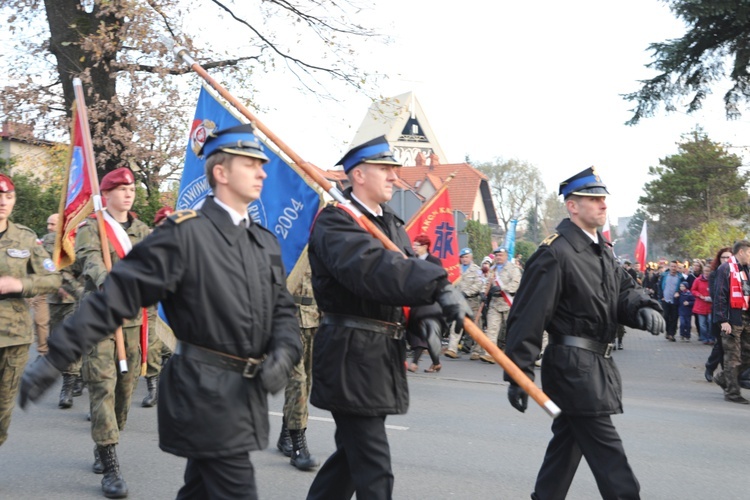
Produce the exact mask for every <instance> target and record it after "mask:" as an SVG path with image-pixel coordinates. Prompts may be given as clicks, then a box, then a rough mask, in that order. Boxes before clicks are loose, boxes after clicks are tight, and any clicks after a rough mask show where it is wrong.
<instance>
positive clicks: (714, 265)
mask: <svg viewBox="0 0 750 500" xmlns="http://www.w3.org/2000/svg"><path fill="white" fill-rule="evenodd" d="M731 256H732V249H731V248H729V247H724V248H721V249H720V250H719V251H718V252H716V257H714V260H713V262H711V266H710V267H711V274H710V275H709V276H708V291H709V292H710V295H711V311H712V312H711V325H710V326H711V336H712V337H713V338H714V339H715V341H716V343H715V344H714V347H713V349H711V354H709V355H708V359H707V360H706V371H705V374H704V376H705V377H706V381H707V382H713V374H714V372H715V371H716V368H718V366H719V365H721V368H722V369H723V368H724V349H723V347H722V345H721V326H719V323H717V322H716V321H714V320H715V319H716V317H715V316H714V314H713V304H714V303H716V270H717V269H718V268H719V266H720V265H722V264H723V263H724V262H727V261H728V260H729V258H730V257H731Z"/></svg>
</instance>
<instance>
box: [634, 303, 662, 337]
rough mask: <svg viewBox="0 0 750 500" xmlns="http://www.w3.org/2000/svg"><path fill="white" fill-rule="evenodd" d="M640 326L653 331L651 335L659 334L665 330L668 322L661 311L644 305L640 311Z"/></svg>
mask: <svg viewBox="0 0 750 500" xmlns="http://www.w3.org/2000/svg"><path fill="white" fill-rule="evenodd" d="M638 328H640V329H641V330H647V331H649V332H651V335H659V334H661V333H664V332H665V330H666V328H667V324H666V323H665V322H664V317H663V316H662V315H661V313H660V312H659V311H656V310H654V309H651V308H650V307H642V308H641V309H640V310H639V311H638Z"/></svg>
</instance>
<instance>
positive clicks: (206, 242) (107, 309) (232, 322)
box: [48, 198, 302, 458]
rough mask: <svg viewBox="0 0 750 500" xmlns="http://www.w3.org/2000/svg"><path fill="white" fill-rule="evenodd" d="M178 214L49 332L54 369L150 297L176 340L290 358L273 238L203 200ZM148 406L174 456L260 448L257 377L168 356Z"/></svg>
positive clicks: (263, 426)
mask: <svg viewBox="0 0 750 500" xmlns="http://www.w3.org/2000/svg"><path fill="white" fill-rule="evenodd" d="M186 212H187V211H186ZM186 212H177V213H175V214H173V215H172V216H171V217H170V218H169V219H168V221H167V222H166V223H165V224H163V225H162V226H160V227H158V228H156V230H155V231H154V232H153V233H152V234H151V235H150V236H148V237H147V238H146V239H145V240H143V241H142V242H141V243H138V244H137V245H135V246H134V247H133V250H132V251H131V252H130V253H129V254H128V255H127V257H126V258H125V259H123V260H122V261H120V262H118V263H117V264H116V265H115V266H113V268H112V272H111V273H110V274H109V277H108V278H107V280H106V281H105V282H104V288H103V291H102V292H97V293H94V294H91V295H90V296H89V297H88V298H87V299H86V300H84V301H83V302H82V303H81V306H80V308H79V310H78V311H77V312H76V314H75V315H73V316H72V317H71V318H69V319H68V320H66V321H65V322H64V323H63V325H62V326H61V328H59V329H58V330H56V331H55V332H54V335H52V336H50V341H49V346H50V353H49V358H48V359H49V360H50V361H51V362H52V364H53V365H54V366H56V367H58V368H63V367H65V366H66V365H67V364H68V363H69V362H71V361H72V360H74V359H76V358H78V357H79V356H80V355H81V353H83V352H85V351H86V350H87V349H88V346H90V345H92V344H93V343H94V342H97V341H99V340H102V339H103V338H104V337H106V336H107V335H108V334H111V332H112V331H114V330H115V328H116V327H117V326H118V325H120V324H121V323H122V320H123V318H130V317H132V316H134V315H135V313H136V311H138V309H139V308H141V307H145V306H149V305H153V304H156V303H157V302H159V301H161V302H162V305H163V306H164V310H165V312H166V314H167V318H168V319H169V323H170V325H171V327H172V329H173V330H174V333H175V336H176V337H177V338H178V339H179V340H181V341H185V342H188V343H190V344H195V345H199V346H203V347H206V348H209V349H213V350H215V351H220V352H223V353H228V354H232V355H235V356H240V357H243V358H246V357H254V358H258V357H261V356H262V355H263V354H267V353H270V352H272V351H273V350H275V349H284V350H287V351H288V352H290V353H291V355H292V357H293V358H294V359H295V360H299V358H300V356H301V350H302V346H301V343H300V334H299V327H298V324H297V319H296V318H295V307H294V301H293V300H292V297H291V296H290V295H289V292H288V291H287V289H286V285H285V281H286V278H285V275H284V269H283V265H282V261H281V250H280V247H279V243H278V241H277V240H276V237H275V236H273V235H272V234H271V233H270V232H268V231H267V230H266V229H264V228H262V227H260V226H258V225H257V224H253V225H251V226H250V228H249V229H245V228H240V227H237V226H235V225H234V224H233V223H232V220H231V218H230V217H229V214H227V213H226V211H224V210H223V209H222V208H221V207H219V206H218V205H217V204H216V203H215V202H214V201H213V198H208V199H206V201H205V203H204V205H203V207H202V209H201V210H200V211H199V212H197V214H195V215H196V216H194V217H193V216H191V214H189V213H186ZM52 337H54V339H53V338H52ZM295 362H296V361H295ZM158 410H159V446H160V447H161V449H162V450H164V451H167V452H169V453H173V454H175V455H179V456H185V457H191V458H210V457H217V456H228V455H236V454H239V453H243V452H247V451H250V450H257V449H262V448H265V447H266V446H267V445H268V402H267V398H266V392H265V391H264V390H263V388H262V386H261V382H260V379H259V378H257V377H256V378H254V379H248V378H243V376H242V374H241V373H238V372H234V371H229V370H226V369H223V368H219V367H216V366H213V365H209V364H205V363H202V362H199V361H195V360H192V359H187V358H185V357H184V356H180V355H175V356H173V357H172V358H171V359H170V360H169V362H168V363H167V364H166V365H165V366H164V370H163V371H162V374H161V380H160V391H159V406H158Z"/></svg>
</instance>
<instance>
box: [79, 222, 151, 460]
mask: <svg viewBox="0 0 750 500" xmlns="http://www.w3.org/2000/svg"><path fill="white" fill-rule="evenodd" d="M128 219H129V222H130V226H129V227H128V228H126V229H125V232H126V233H127V235H128V237H129V238H130V242H131V243H132V244H133V245H135V244H136V243H138V242H139V241H141V240H143V239H144V238H145V237H146V236H148V234H149V232H150V231H149V228H148V226H147V225H146V224H144V223H143V222H141V221H140V220H138V219H135V218H133V217H132V216H130V215H128ZM109 248H110V257H111V259H112V265H113V266H114V265H115V263H116V262H117V261H119V260H120V259H119V257H118V256H117V253H116V252H115V250H114V247H113V245H111V244H110V245H109ZM76 261H80V265H81V269H82V276H83V281H84V293H85V294H89V293H91V292H94V291H96V290H98V289H99V288H100V287H101V286H102V284H103V283H104V280H105V279H106V277H107V270H106V267H105V266H104V260H103V258H102V247H101V241H100V239H99V228H98V225H97V221H96V219H94V218H90V219H87V220H86V222H85V223H84V224H83V225H81V227H79V228H78V234H77V235H76ZM141 323H142V318H141V314H138V316H136V317H135V318H132V319H128V320H125V322H124V323H123V325H122V333H123V338H124V340H125V354H126V358H127V364H128V373H126V374H124V375H123V374H121V373H120V371H119V370H118V369H117V352H116V349H115V340H114V332H113V335H112V336H111V337H108V338H107V339H105V340H102V341H101V342H99V343H98V344H95V345H94V347H93V348H92V349H91V351H89V352H88V354H86V355H84V358H83V378H84V379H85V380H86V382H87V383H88V387H89V399H90V402H91V437H92V438H93V440H94V442H95V443H96V444H97V445H98V446H107V445H111V444H117V443H118V442H119V437H120V431H121V430H122V429H123V428H124V427H125V423H126V421H127V418H128V409H129V408H130V398H131V397H132V395H133V391H134V390H135V386H136V384H137V382H138V375H139V374H140V372H141V370H140V367H141V358H140V352H141V349H140V335H141V334H140V329H141Z"/></svg>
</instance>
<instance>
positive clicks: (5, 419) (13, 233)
mask: <svg viewBox="0 0 750 500" xmlns="http://www.w3.org/2000/svg"><path fill="white" fill-rule="evenodd" d="M15 203H16V188H15V186H14V185H13V182H12V181H11V179H10V178H9V177H7V176H5V175H3V174H0V445H2V444H3V443H4V442H5V440H6V439H7V438H8V427H10V415H11V413H12V411H13V408H14V407H15V405H16V393H17V392H18V383H19V380H20V378H21V372H22V371H23V368H24V366H26V362H27V361H28V359H29V345H30V344H31V342H32V335H31V314H29V308H28V306H27V305H26V302H25V301H24V297H34V296H36V295H40V294H45V293H48V292H51V291H53V290H56V289H57V287H59V286H60V282H61V281H60V275H59V274H58V273H57V272H56V271H55V265H54V264H53V263H52V259H50V257H49V254H47V252H46V251H45V250H44V247H42V245H40V244H38V243H37V238H36V233H34V231H32V230H31V229H29V228H27V227H25V226H21V225H19V224H14V223H13V222H11V221H10V220H9V217H10V214H11V212H12V211H13V206H14V205H15Z"/></svg>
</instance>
